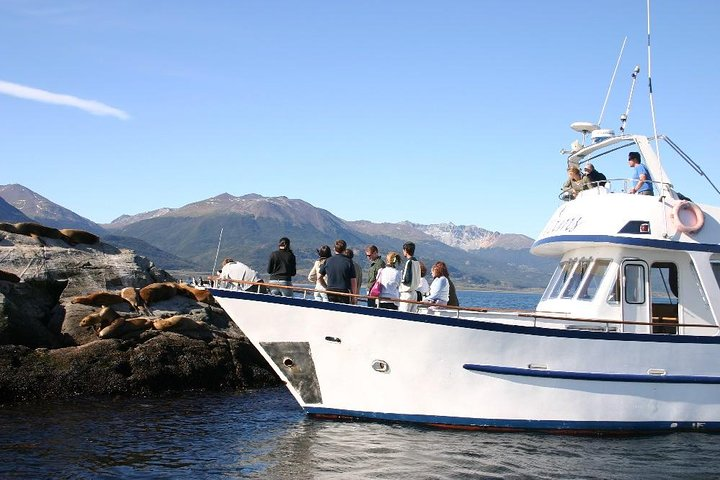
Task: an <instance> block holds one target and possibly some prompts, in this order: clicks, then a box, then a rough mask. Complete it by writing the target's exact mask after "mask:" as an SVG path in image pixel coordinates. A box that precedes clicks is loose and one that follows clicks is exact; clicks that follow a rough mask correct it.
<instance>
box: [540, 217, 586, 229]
mask: <svg viewBox="0 0 720 480" xmlns="http://www.w3.org/2000/svg"><path fill="white" fill-rule="evenodd" d="M581 221H582V217H570V218H560V219H558V220H556V221H555V224H554V225H553V226H552V227H550V229H549V230H548V233H554V232H557V231H560V230H562V231H565V232H572V231H573V230H575V229H576V228H577V227H578V225H580V222H581Z"/></svg>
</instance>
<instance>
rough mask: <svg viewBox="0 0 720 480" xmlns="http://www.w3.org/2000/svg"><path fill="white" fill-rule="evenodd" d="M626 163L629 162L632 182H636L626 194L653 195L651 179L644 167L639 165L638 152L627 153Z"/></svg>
mask: <svg viewBox="0 0 720 480" xmlns="http://www.w3.org/2000/svg"><path fill="white" fill-rule="evenodd" d="M628 162H630V167H631V168H632V169H633V177H632V178H633V181H634V182H636V183H635V186H634V187H632V188H631V189H630V191H629V192H628V193H636V194H638V195H653V188H652V178H651V177H650V172H649V171H648V169H647V168H646V167H645V165H643V164H642V163H640V152H630V153H628Z"/></svg>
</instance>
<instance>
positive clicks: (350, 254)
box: [345, 248, 362, 304]
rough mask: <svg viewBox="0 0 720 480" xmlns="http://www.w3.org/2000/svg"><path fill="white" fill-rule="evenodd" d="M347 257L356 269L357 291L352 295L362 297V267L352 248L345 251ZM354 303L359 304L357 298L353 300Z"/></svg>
mask: <svg viewBox="0 0 720 480" xmlns="http://www.w3.org/2000/svg"><path fill="white" fill-rule="evenodd" d="M345 255H346V256H347V257H348V258H349V259H350V260H352V263H353V267H355V289H354V290H353V292H352V293H354V294H355V295H360V286H361V285H362V267H361V266H360V264H359V263H358V262H356V261H355V259H354V257H355V252H353V251H352V249H350V248H346V249H345ZM352 300H353V301H352V303H353V304H355V303H357V298H353V299H352Z"/></svg>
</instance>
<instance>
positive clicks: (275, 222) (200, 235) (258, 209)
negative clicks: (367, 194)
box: [105, 193, 366, 272]
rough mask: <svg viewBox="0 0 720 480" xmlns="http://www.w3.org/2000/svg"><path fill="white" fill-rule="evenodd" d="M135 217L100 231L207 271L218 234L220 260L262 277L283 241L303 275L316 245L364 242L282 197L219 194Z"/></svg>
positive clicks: (324, 215) (325, 215)
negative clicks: (285, 238) (141, 242)
mask: <svg viewBox="0 0 720 480" xmlns="http://www.w3.org/2000/svg"><path fill="white" fill-rule="evenodd" d="M135 217H136V218H139V219H140V220H138V221H136V222H134V223H130V224H127V223H125V222H126V221H127V219H126V218H123V222H122V223H121V222H116V221H113V222H111V223H109V224H106V225H105V227H106V228H107V229H109V230H111V231H113V232H114V233H116V234H118V235H124V236H131V237H136V238H141V239H143V240H145V241H146V242H148V243H150V244H152V245H156V246H157V247H159V248H161V249H163V250H167V251H169V252H172V253H174V254H175V255H177V256H179V257H181V258H186V259H188V260H189V261H191V262H193V263H196V264H198V265H201V266H202V267H203V268H204V269H207V270H210V269H211V268H212V266H213V264H214V263H215V255H216V253H217V251H218V243H219V242H220V240H221V239H220V232H221V230H222V241H221V244H220V247H221V250H220V252H221V257H228V256H229V257H235V258H238V259H242V260H243V261H245V262H246V263H249V264H250V265H253V266H254V267H255V268H256V269H257V270H258V271H261V272H262V271H264V270H265V268H264V267H265V266H266V261H267V256H268V254H269V252H271V251H272V250H275V249H276V248H277V241H278V239H279V238H280V237H283V236H288V237H290V239H291V240H297V242H295V243H291V248H292V249H293V250H294V251H295V254H296V255H297V256H298V260H299V262H301V264H300V265H299V267H300V268H307V269H309V268H310V266H311V264H312V262H313V261H314V258H315V256H316V254H315V249H316V248H318V247H319V246H320V245H323V244H330V243H331V242H334V241H335V239H336V238H344V239H345V240H346V241H347V242H348V244H350V245H356V246H360V248H363V246H364V245H365V241H366V237H365V236H363V235H359V234H358V232H355V231H353V230H352V229H351V228H349V227H348V226H347V224H346V222H345V221H344V220H342V219H340V218H338V217H336V216H335V215H333V214H331V213H330V212H328V211H327V210H323V209H319V208H315V207H313V206H312V205H310V204H309V203H307V202H305V201H303V200H295V199H288V198H287V197H273V198H267V197H262V196H260V195H244V196H242V197H235V196H232V195H229V194H227V193H224V194H221V195H218V196H216V197H212V198H209V199H206V200H202V201H199V202H195V203H191V204H189V205H185V206H184V207H181V208H176V209H172V210H169V211H168V212H166V213H165V214H164V215H160V216H153V217H151V218H147V216H146V214H140V215H136V216H135ZM121 218H122V217H121ZM118 225H120V226H118ZM300 240H302V241H300Z"/></svg>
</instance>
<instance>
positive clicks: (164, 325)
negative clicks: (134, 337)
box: [153, 315, 207, 331]
mask: <svg viewBox="0 0 720 480" xmlns="http://www.w3.org/2000/svg"><path fill="white" fill-rule="evenodd" d="M153 327H154V328H155V330H160V331H166V330H207V325H205V324H204V323H202V322H198V321H195V320H193V319H192V318H190V317H185V316H183V315H175V316H172V317H168V318H161V319H158V320H155V321H154V322H153Z"/></svg>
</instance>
